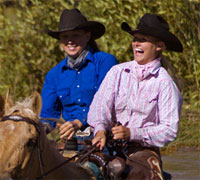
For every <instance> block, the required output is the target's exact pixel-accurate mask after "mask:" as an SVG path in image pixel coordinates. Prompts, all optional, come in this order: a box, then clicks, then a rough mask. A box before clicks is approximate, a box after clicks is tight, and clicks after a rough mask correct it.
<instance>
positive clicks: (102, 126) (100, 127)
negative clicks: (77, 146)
mask: <svg viewBox="0 0 200 180" xmlns="http://www.w3.org/2000/svg"><path fill="white" fill-rule="evenodd" d="M98 131H105V132H106V129H105V127H104V125H103V124H98V125H97V126H95V127H94V136H95V135H96V133H97V132H98Z"/></svg>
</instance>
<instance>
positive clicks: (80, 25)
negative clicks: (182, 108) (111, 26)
mask: <svg viewBox="0 0 200 180" xmlns="http://www.w3.org/2000/svg"><path fill="white" fill-rule="evenodd" d="M77 29H85V30H87V31H90V32H91V33H92V38H93V39H98V38H100V37H101V36H102V35H103V34H104V33H105V27H104V25H103V24H101V23H99V22H96V21H88V20H87V18H86V17H85V16H84V15H83V14H82V13H81V12H80V11H79V10H78V9H76V8H75V9H71V10H69V9H64V11H63V12H62V14H61V16H60V22H59V26H58V31H51V30H49V29H47V30H46V33H47V34H48V35H49V36H51V37H53V38H56V39H59V34H60V33H61V32H64V31H70V30H77Z"/></svg>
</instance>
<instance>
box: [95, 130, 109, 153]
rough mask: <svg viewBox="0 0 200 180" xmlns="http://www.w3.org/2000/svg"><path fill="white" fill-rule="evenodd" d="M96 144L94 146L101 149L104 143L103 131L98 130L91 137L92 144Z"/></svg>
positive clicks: (104, 135)
mask: <svg viewBox="0 0 200 180" xmlns="http://www.w3.org/2000/svg"><path fill="white" fill-rule="evenodd" d="M95 143H97V144H96V147H97V148H99V149H100V150H102V149H103V148H104V146H105V144H106V134H105V131H103V130H100V131H98V132H97V133H96V135H95V137H94V138H93V139H92V144H95Z"/></svg>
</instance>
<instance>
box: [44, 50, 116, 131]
mask: <svg viewBox="0 0 200 180" xmlns="http://www.w3.org/2000/svg"><path fill="white" fill-rule="evenodd" d="M67 59H68V58H67V57H66V58H65V59H64V60H62V61H61V62H60V63H58V64H57V65H56V66H55V67H53V68H52V69H51V70H50V71H49V72H48V73H47V75H46V77H45V82H44V85H43V89H42V110H41V114H40V116H41V117H42V118H60V116H61V113H62V117H63V118H64V119H65V120H66V121H73V120H74V119H79V120H80V121H81V122H82V124H83V125H84V126H85V125H87V114H88V111H89V106H90V104H91V102H92V99H93V96H94V94H95V93H96V91H97V90H98V88H99V86H100V84H101V82H102V80H103V79H104V77H105V75H106V73H107V72H108V71H109V69H110V68H111V67H112V66H113V65H115V64H117V63H118V62H117V59H116V58H115V56H113V55H111V54H108V53H105V52H102V51H98V52H92V51H91V50H90V51H89V53H88V55H87V56H86V58H85V60H84V61H83V63H82V65H81V66H80V68H79V69H78V70H75V69H71V68H70V67H68V66H67ZM49 123H50V124H51V125H52V126H53V127H55V123H54V122H52V121H49Z"/></svg>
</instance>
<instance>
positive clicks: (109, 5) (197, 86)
mask: <svg viewBox="0 0 200 180" xmlns="http://www.w3.org/2000/svg"><path fill="white" fill-rule="evenodd" d="M75 7H76V8H79V9H80V10H81V12H82V13H83V14H84V15H85V16H86V17H87V18H88V20H96V21H99V22H101V23H103V24H104V25H105V27H106V33H105V35H104V36H103V37H101V38H100V39H98V41H97V43H98V45H99V47H100V49H101V50H103V51H105V52H109V53H111V54H113V55H115V56H116V57H117V59H118V60H119V62H120V63H122V62H126V61H130V60H132V59H133V53H132V49H131V41H132V37H130V35H129V34H128V33H126V32H124V31H122V30H121V28H120V26H121V23H122V22H123V21H126V22H128V23H129V24H130V25H131V27H132V28H135V27H136V24H137V23H138V20H139V19H140V17H141V16H143V14H144V13H147V12H150V13H156V14H159V15H161V16H163V17H164V19H166V20H167V22H168V23H169V26H170V31H171V32H173V33H174V34H176V36H177V37H178V38H179V39H180V40H181V42H182V44H183V47H184V52H183V53H174V52H165V53H164V56H166V57H167V59H168V60H169V62H170V63H171V65H172V66H173V68H174V72H175V74H176V77H174V78H176V79H177V81H179V82H180V87H181V93H182V95H183V98H184V104H183V110H182V117H181V121H180V130H179V135H178V138H177V139H176V140H175V141H174V142H173V143H171V144H169V145H168V146H167V147H165V148H163V149H162V150H163V152H172V151H175V150H177V149H178V148H181V147H187V148H195V149H198V150H200V132H199V129H200V121H199V120H200V1H199V0H165V1H163V0H156V1H154V0H142V1H141V0H0V93H1V94H2V95H3V96H5V94H6V91H7V90H8V89H10V90H11V94H12V96H13V98H14V99H17V98H19V97H25V96H29V95H30V94H31V93H32V92H33V91H35V90H37V91H38V92H41V89H42V85H43V81H44V77H45V75H46V73H47V72H48V71H49V70H50V69H51V68H52V67H53V66H55V65H56V64H57V63H58V62H59V61H61V60H62V59H64V54H63V52H62V51H61V50H60V47H59V42H58V41H56V40H54V39H53V38H51V37H49V36H47V35H46V34H45V33H44V30H45V29H46V28H49V29H51V30H57V27H58V22H59V17H60V15H61V12H62V11H63V9H64V8H75Z"/></svg>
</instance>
